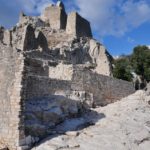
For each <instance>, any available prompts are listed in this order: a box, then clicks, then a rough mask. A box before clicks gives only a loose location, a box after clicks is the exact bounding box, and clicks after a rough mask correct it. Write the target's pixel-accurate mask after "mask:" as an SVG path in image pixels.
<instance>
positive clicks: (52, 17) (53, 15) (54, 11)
mask: <svg viewBox="0 0 150 150" xmlns="http://www.w3.org/2000/svg"><path fill="white" fill-rule="evenodd" d="M41 19H42V20H43V21H45V22H48V23H49V25H50V27H51V28H52V29H65V28H66V20H67V15H66V12H65V9H64V8H62V7H60V6H54V5H50V6H48V7H46V8H45V10H44V12H43V14H42V16H41Z"/></svg>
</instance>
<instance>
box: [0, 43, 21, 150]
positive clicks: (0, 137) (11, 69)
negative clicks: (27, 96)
mask: <svg viewBox="0 0 150 150" xmlns="http://www.w3.org/2000/svg"><path fill="white" fill-rule="evenodd" d="M23 68H24V61H23V55H22V54H21V53H17V51H16V50H14V49H12V48H11V47H9V46H4V45H3V44H0V91H1V92H0V103H1V107H0V141H1V143H3V144H4V145H6V146H7V147H8V148H9V149H10V150H16V149H17V148H18V147H20V140H19V139H24V133H23V132H22V131H23V130H22V127H23V122H22V121H23V119H22V118H23V116H22V115H21V112H22V88H23V85H22V76H23Z"/></svg>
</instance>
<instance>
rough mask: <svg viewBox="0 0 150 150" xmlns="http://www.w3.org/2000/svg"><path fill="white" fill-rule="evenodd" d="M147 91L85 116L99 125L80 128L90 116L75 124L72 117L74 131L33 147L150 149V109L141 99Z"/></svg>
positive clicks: (48, 139)
mask: <svg viewBox="0 0 150 150" xmlns="http://www.w3.org/2000/svg"><path fill="white" fill-rule="evenodd" d="M144 94H145V93H144V92H143V91H138V92H136V93H135V94H133V95H130V96H128V97H126V98H124V99H122V100H121V101H119V102H116V103H113V104H110V105H108V106H105V107H100V108H96V109H94V110H95V111H96V112H97V113H98V115H96V114H92V113H89V114H87V117H85V118H86V119H87V120H88V121H90V122H93V123H95V125H93V126H88V127H87V128H84V129H83V130H80V131H78V130H77V128H78V126H79V124H82V123H83V122H86V121H87V120H86V119H85V120H84V121H83V122H81V121H79V120H81V118H78V121H77V120H76V123H73V124H72V121H71V120H69V121H70V124H71V125H74V128H75V129H74V130H73V131H71V132H66V133H65V134H63V135H58V136H57V137H53V136H50V137H49V138H47V139H45V140H43V141H42V142H41V144H40V145H39V146H38V147H36V148H33V149H32V150H35V149H36V150H42V149H44V150H49V149H53V150H57V149H61V148H63V149H71V150H72V149H76V150H85V149H86V150H99V149H101V150H111V149H115V150H127V149H131V150H134V149H135V150H149V146H150V133H149V128H148V127H149V125H150V123H148V122H149V120H150V118H149V113H150V109H149V106H148V105H147V103H145V102H144V101H143V100H142V99H141V96H142V95H143V96H144ZM100 114H104V116H103V117H102V115H100ZM97 119H98V120H97ZM96 120H97V121H96ZM95 121H96V122H95ZM77 122H78V123H79V122H80V123H79V124H78V123H77ZM66 127H68V129H69V126H67V124H63V125H62V126H60V127H59V129H61V128H66ZM85 143H86V144H85Z"/></svg>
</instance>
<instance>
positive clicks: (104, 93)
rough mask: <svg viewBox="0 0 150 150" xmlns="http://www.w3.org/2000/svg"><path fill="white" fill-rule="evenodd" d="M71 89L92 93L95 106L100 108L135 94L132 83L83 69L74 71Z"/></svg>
mask: <svg viewBox="0 0 150 150" xmlns="http://www.w3.org/2000/svg"><path fill="white" fill-rule="evenodd" d="M71 89H72V90H74V91H75V90H76V91H83V90H84V91H85V92H87V93H92V94H93V100H94V103H95V105H100V106H104V105H106V104H109V103H112V102H115V101H117V100H120V99H121V98H123V97H126V96H127V95H130V94H132V93H134V92H135V89H134V86H133V84H132V83H131V82H127V81H123V80H119V79H115V78H112V77H108V76H104V75H99V74H96V73H93V72H91V71H89V70H86V69H84V70H83V69H81V68H77V69H75V70H74V74H73V79H72V87H71Z"/></svg>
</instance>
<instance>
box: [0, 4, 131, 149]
mask: <svg viewBox="0 0 150 150" xmlns="http://www.w3.org/2000/svg"><path fill="white" fill-rule="evenodd" d="M67 17H68V18H69V19H68V20H67V19H66V18H67ZM72 17H73V18H72ZM19 19H20V20H19V23H17V25H16V26H15V27H13V28H12V29H11V30H6V29H4V28H2V27H1V28H0V58H1V59H0V91H1V92H0V102H1V104H2V106H1V108H0V141H3V144H4V145H5V146H6V147H7V148H9V149H10V150H19V149H22V150H25V149H30V148H31V146H32V145H33V144H34V143H37V141H39V140H41V139H42V138H43V137H45V136H46V135H47V134H51V132H52V129H54V128H55V126H56V125H59V124H60V123H61V122H64V121H65V120H66V119H68V118H72V117H77V116H80V115H81V114H82V112H85V111H87V110H88V109H90V108H92V107H97V106H105V105H107V104H109V103H112V102H115V101H117V100H119V99H121V98H122V97H125V96H127V95H129V94H131V93H133V92H134V87H133V85H132V83H129V82H126V81H122V80H118V79H114V78H113V77H112V65H111V60H112V57H111V55H110V54H109V53H108V51H107V50H106V49H105V48H104V46H103V45H102V44H100V43H98V42H97V41H96V40H94V39H92V34H91V28H90V24H89V22H88V21H86V20H85V19H84V18H82V17H81V16H79V15H78V14H77V13H73V16H72V15H68V16H67V15H66V13H65V7H64V5H63V4H62V3H61V2H58V3H57V4H56V5H50V6H48V7H47V8H46V9H45V11H44V14H43V15H41V16H39V17H30V16H26V15H25V14H23V13H21V14H20V18H19ZM72 19H73V20H72ZM66 20H67V21H66ZM70 26H73V28H70ZM83 26H85V28H83ZM69 28H70V29H69ZM68 29H69V30H68Z"/></svg>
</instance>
